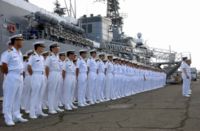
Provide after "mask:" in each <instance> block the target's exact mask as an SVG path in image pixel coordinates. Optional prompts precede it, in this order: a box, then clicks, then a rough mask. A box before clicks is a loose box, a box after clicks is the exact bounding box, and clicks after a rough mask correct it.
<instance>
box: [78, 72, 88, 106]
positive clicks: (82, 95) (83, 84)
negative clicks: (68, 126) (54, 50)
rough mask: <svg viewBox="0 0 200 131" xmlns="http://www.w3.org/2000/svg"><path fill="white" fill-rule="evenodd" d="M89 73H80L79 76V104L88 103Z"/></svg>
mask: <svg viewBox="0 0 200 131" xmlns="http://www.w3.org/2000/svg"><path fill="white" fill-rule="evenodd" d="M86 88H87V73H79V75H78V103H79V104H85V103H86Z"/></svg>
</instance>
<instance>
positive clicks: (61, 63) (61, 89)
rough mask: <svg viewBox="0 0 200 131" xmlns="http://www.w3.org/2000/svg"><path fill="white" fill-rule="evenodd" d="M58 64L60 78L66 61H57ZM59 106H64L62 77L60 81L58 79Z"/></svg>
mask: <svg viewBox="0 0 200 131" xmlns="http://www.w3.org/2000/svg"><path fill="white" fill-rule="evenodd" d="M59 63H60V74H61V76H62V72H63V69H64V68H65V66H66V61H62V60H59ZM58 99H59V100H58V101H59V106H63V105H64V102H65V100H64V79H63V77H62V79H60V91H59V98H58Z"/></svg>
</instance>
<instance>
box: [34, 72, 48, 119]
mask: <svg viewBox="0 0 200 131" xmlns="http://www.w3.org/2000/svg"><path fill="white" fill-rule="evenodd" d="M44 87H45V76H44V74H43V72H33V74H32V76H31V98H30V116H36V115H37V114H40V113H41V112H42V98H43V90H44Z"/></svg>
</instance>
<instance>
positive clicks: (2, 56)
mask: <svg viewBox="0 0 200 131" xmlns="http://www.w3.org/2000/svg"><path fill="white" fill-rule="evenodd" d="M10 51H11V50H10V49H8V50H6V51H4V52H3V53H2V54H1V59H0V66H1V65H2V59H6V57H7V56H8V53H9V52H10ZM5 78H6V74H4V76H3V85H2V88H3V95H4V82H5ZM4 103H5V102H4V101H3V104H4ZM3 110H4V108H3V109H2V113H4V111H3Z"/></svg>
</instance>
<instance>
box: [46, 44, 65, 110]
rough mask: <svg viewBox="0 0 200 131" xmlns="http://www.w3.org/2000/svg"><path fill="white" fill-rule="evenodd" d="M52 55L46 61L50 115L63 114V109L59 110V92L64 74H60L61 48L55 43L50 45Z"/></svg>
mask: <svg viewBox="0 0 200 131" xmlns="http://www.w3.org/2000/svg"><path fill="white" fill-rule="evenodd" d="M49 48H50V51H51V54H50V55H49V57H47V60H46V69H45V70H46V74H47V78H48V80H47V87H48V105H49V113H50V114H56V113H57V111H58V112H63V111H64V110H63V109H60V108H59V95H60V94H59V91H60V87H61V86H60V79H62V74H61V73H60V63H59V55H58V53H59V51H60V47H59V45H58V43H53V44H51V45H50V47H49Z"/></svg>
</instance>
